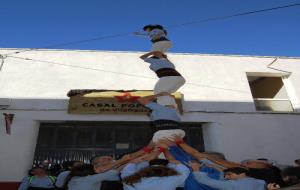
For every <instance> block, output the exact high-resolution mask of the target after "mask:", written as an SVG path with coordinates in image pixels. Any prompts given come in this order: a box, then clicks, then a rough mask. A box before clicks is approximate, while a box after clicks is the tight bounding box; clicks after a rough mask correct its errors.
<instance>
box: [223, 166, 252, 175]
mask: <svg viewBox="0 0 300 190" xmlns="http://www.w3.org/2000/svg"><path fill="white" fill-rule="evenodd" d="M223 172H224V174H225V175H226V173H229V172H230V173H234V174H242V173H244V174H246V175H247V174H248V170H247V169H245V168H240V167H234V168H228V169H225V170H224V171H223Z"/></svg>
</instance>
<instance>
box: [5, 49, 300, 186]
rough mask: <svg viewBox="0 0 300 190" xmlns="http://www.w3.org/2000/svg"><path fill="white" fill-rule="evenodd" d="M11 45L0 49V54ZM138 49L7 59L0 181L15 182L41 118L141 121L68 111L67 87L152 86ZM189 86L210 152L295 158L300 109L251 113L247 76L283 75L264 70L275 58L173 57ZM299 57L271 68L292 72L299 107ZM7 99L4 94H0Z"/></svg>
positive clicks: (193, 115)
mask: <svg viewBox="0 0 300 190" xmlns="http://www.w3.org/2000/svg"><path fill="white" fill-rule="evenodd" d="M8 51H9V50H0V53H1V52H2V53H5V52H8ZM140 54H141V53H138V52H92V51H31V52H24V53H21V54H18V55H16V56H19V57H27V58H32V59H36V60H40V61H28V60H22V59H15V58H7V59H6V60H5V63H4V67H3V69H2V71H0V86H1V91H0V98H2V99H1V101H0V103H1V102H6V104H10V106H9V108H8V109H7V110H0V114H1V115H2V113H3V112H6V113H14V114H15V119H14V122H13V125H12V134H11V135H7V134H5V128H4V120H3V119H2V120H0V124H1V129H0V151H1V154H0V162H1V163H5V164H1V165H0V181H19V180H21V178H22V177H23V176H24V175H25V174H26V171H27V170H28V169H29V167H30V165H31V163H32V159H33V153H34V149H35V143H36V140H37V134H38V126H39V122H40V121H53V122H55V121H72V120H73V121H145V120H148V118H147V117H146V116H136V115H70V114H67V110H66V109H67V105H68V98H67V97H66V94H67V92H68V91H69V90H70V89H124V90H131V89H137V90H150V89H152V88H153V86H154V84H155V82H156V81H157V78H156V76H155V75H154V74H153V73H152V72H151V71H150V70H149V69H148V68H147V66H148V65H147V64H145V63H144V62H143V61H142V60H140V59H139V58H138V56H139V55H140ZM169 58H170V60H172V61H173V62H174V64H175V65H176V67H177V69H178V71H180V72H181V73H182V75H183V76H184V77H185V78H186V80H187V84H186V85H185V86H183V87H182V88H181V89H180V91H181V92H182V93H183V94H184V99H185V101H184V114H183V118H182V119H183V121H189V122H207V124H206V125H205V126H204V141H205V147H206V149H207V150H214V151H220V152H223V153H225V155H226V156H227V157H228V159H232V160H234V161H241V160H243V159H248V158H257V157H267V158H270V159H273V160H276V161H278V162H280V163H282V164H291V163H292V162H293V160H294V159H296V158H299V156H300V155H299V152H300V147H299V146H296V145H297V144H298V143H297V142H298V141H299V140H298V139H299V136H300V127H299V125H298V124H297V123H299V122H300V117H299V114H298V113H276V114H275V113H266V112H256V110H255V106H254V104H253V99H252V95H251V91H250V88H249V85H248V81H247V77H246V73H247V72H251V73H253V72H255V73H262V72H263V73H267V74H268V75H285V74H286V72H282V71H279V70H273V69H269V68H267V65H268V64H269V63H270V62H272V61H273V60H274V58H272V57H247V56H245V57H243V56H217V55H215V56H213V55H195V54H170V55H169ZM299 63H300V59H288V58H280V59H278V60H277V62H276V63H275V64H273V66H274V67H276V69H280V70H286V71H290V72H292V74H291V75H290V77H289V78H288V79H285V80H288V81H285V84H286V83H288V84H289V85H290V88H289V89H291V90H287V91H288V94H289V95H291V94H292V96H293V99H292V101H293V105H296V106H297V105H300V104H299V97H300V89H299V88H295V87H297V86H299V85H300V74H299V72H300V64H299ZM3 98H7V99H3Z"/></svg>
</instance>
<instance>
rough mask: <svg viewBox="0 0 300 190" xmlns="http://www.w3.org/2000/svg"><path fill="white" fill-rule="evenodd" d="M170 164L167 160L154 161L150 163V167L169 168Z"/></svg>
mask: <svg viewBox="0 0 300 190" xmlns="http://www.w3.org/2000/svg"><path fill="white" fill-rule="evenodd" d="M168 163H169V161H168V160H166V159H158V158H157V159H153V160H150V161H149V165H150V166H167V165H168Z"/></svg>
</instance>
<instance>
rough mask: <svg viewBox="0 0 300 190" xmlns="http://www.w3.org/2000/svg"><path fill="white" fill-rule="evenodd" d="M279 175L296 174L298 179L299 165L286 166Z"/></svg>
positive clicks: (299, 173)
mask: <svg viewBox="0 0 300 190" xmlns="http://www.w3.org/2000/svg"><path fill="white" fill-rule="evenodd" d="M281 175H282V176H283V177H287V176H296V177H297V178H298V179H300V167H287V168H286V169H284V170H283V171H282V172H281Z"/></svg>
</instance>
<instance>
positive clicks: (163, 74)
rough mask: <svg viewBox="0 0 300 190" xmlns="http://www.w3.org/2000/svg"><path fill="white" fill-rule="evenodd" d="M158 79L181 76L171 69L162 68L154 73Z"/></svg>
mask: <svg viewBox="0 0 300 190" xmlns="http://www.w3.org/2000/svg"><path fill="white" fill-rule="evenodd" d="M155 73H156V75H157V76H158V78H162V77H167V76H181V74H180V73H179V72H178V71H176V70H175V69H172V68H162V69H158V70H157V71H155Z"/></svg>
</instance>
